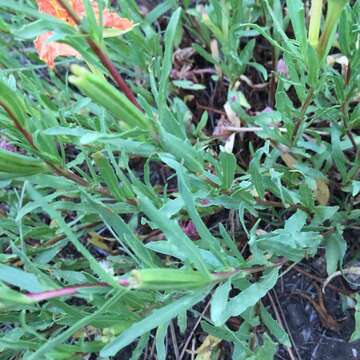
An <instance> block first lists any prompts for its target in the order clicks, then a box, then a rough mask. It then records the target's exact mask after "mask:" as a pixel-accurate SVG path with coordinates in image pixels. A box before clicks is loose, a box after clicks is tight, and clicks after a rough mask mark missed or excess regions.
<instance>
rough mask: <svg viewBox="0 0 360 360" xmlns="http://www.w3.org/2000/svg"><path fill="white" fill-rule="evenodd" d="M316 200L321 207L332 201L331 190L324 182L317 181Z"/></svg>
mask: <svg viewBox="0 0 360 360" xmlns="http://www.w3.org/2000/svg"><path fill="white" fill-rule="evenodd" d="M315 197H316V200H317V201H318V202H319V204H320V205H327V204H328V203H329V200H330V190H329V187H328V185H327V184H326V182H325V181H324V180H316V192H315Z"/></svg>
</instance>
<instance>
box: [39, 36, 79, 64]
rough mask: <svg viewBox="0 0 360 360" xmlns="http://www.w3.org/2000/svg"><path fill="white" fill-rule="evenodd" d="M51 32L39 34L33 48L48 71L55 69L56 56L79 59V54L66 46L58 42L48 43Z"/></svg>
mask: <svg viewBox="0 0 360 360" xmlns="http://www.w3.org/2000/svg"><path fill="white" fill-rule="evenodd" d="M51 35H52V32H47V33H44V34H41V35H40V36H38V37H37V38H36V40H35V41H34V45H35V48H36V50H37V52H38V53H39V57H40V59H41V60H42V61H44V62H45V63H46V64H47V65H48V66H49V68H50V69H53V68H54V67H55V59H56V58H57V57H58V56H76V57H80V54H79V53H78V52H77V51H76V50H74V49H73V48H72V47H71V46H69V45H67V44H61V43H58V42H48V39H49V37H50V36H51Z"/></svg>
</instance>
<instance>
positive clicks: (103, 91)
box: [69, 65, 152, 130]
mask: <svg viewBox="0 0 360 360" xmlns="http://www.w3.org/2000/svg"><path fill="white" fill-rule="evenodd" d="M71 70H72V73H73V74H74V75H71V76H69V82H71V83H72V84H74V85H76V86H77V87H78V88H79V89H80V90H81V91H82V92H83V93H84V94H85V95H86V96H88V97H90V98H91V99H92V100H94V101H95V102H96V103H97V104H100V105H101V106H103V107H104V108H105V109H107V110H108V111H110V112H111V113H112V114H113V116H114V117H115V118H116V119H119V120H121V121H123V122H124V123H125V124H126V125H127V126H128V128H130V129H131V128H134V127H136V126H137V127H139V128H140V129H148V130H149V129H151V127H152V126H151V122H150V120H149V119H147V117H146V116H145V115H144V114H143V113H142V112H141V111H140V110H139V109H138V108H137V107H136V106H135V105H134V104H133V103H132V102H131V101H130V100H129V99H128V98H127V97H126V96H125V95H124V94H122V93H121V92H120V91H118V90H117V89H116V88H115V87H114V86H112V85H111V84H109V83H108V82H107V81H106V79H104V78H103V77H102V76H100V75H98V74H95V73H92V72H90V71H89V70H87V69H85V68H83V67H81V66H78V65H74V66H72V67H71Z"/></svg>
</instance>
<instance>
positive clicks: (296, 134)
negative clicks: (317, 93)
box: [292, 88, 314, 144]
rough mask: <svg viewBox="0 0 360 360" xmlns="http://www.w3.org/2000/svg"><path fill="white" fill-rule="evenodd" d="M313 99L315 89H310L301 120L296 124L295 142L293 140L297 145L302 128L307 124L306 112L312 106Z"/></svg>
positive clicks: (302, 108) (303, 106)
mask: <svg viewBox="0 0 360 360" xmlns="http://www.w3.org/2000/svg"><path fill="white" fill-rule="evenodd" d="M313 97H314V89H313V88H310V89H309V92H308V94H307V97H306V99H305V101H304V103H303V105H302V106H301V111H300V118H299V120H298V121H297V122H296V124H295V129H294V132H293V140H292V143H293V144H296V142H297V140H298V138H299V135H300V131H301V128H302V126H303V124H304V122H305V114H306V111H307V109H308V107H309V106H310V104H311V102H312V100H313Z"/></svg>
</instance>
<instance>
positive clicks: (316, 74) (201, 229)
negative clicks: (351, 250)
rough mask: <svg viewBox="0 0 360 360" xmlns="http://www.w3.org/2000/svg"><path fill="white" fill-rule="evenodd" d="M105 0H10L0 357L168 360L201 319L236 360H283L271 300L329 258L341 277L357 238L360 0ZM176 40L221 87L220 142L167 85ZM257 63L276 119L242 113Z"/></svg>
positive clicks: (5, 35)
mask: <svg viewBox="0 0 360 360" xmlns="http://www.w3.org/2000/svg"><path fill="white" fill-rule="evenodd" d="M109 3H110V2H104V1H90V0H84V1H81V0H71V1H66V0H54V1H50V0H38V1H30V0H25V1H13V2H9V1H1V0H0V8H1V9H2V10H3V11H2V15H1V18H0V19H1V21H0V30H1V36H0V47H1V55H0V64H1V69H0V73H1V75H0V107H1V112H0V124H1V141H2V142H0V146H1V149H0V180H1V181H0V186H1V190H0V201H1V208H0V236H1V243H0V248H1V254H0V259H1V264H0V319H1V324H2V325H1V329H2V334H1V337H0V349H1V352H2V356H3V357H4V358H6V359H11V358H19V357H21V358H25V359H42V358H46V359H68V358H82V357H83V355H85V354H96V355H95V356H96V358H109V357H113V356H116V354H118V353H119V352H120V353H119V354H122V353H121V351H122V350H123V349H124V348H125V347H126V346H128V345H131V344H132V347H130V348H131V351H132V355H131V358H132V359H136V358H140V357H141V355H142V354H143V352H144V351H145V350H144V349H146V347H147V344H148V343H149V342H151V343H152V344H154V348H155V350H154V352H156V356H157V358H158V359H166V358H168V353H167V346H166V338H167V332H168V328H171V329H172V330H173V329H174V322H175V321H176V323H177V326H178V331H179V333H180V334H184V332H185V330H186V327H187V323H188V318H189V317H190V316H192V317H194V316H195V317H199V319H201V321H200V320H199V322H198V324H197V326H201V328H202V329H203V331H204V332H205V333H206V334H208V335H209V336H213V337H216V338H218V339H221V340H225V341H227V342H228V343H230V344H231V353H232V355H231V356H232V358H233V359H259V360H260V359H272V358H273V357H274V356H275V353H276V350H277V347H278V345H279V344H280V345H282V346H284V347H285V348H290V347H291V345H292V343H291V338H290V337H289V335H288V334H287V333H286V331H285V330H284V329H283V327H282V326H281V324H279V323H278V322H276V321H275V320H274V319H273V317H272V315H271V314H270V313H269V311H268V310H267V308H266V306H264V303H263V302H262V299H263V298H264V297H266V295H267V294H268V293H269V291H270V290H271V289H273V288H274V286H275V285H276V283H277V282H278V280H279V279H280V278H281V277H282V276H283V275H284V274H285V273H286V272H287V271H289V270H290V269H291V268H292V266H293V264H296V263H298V262H300V261H302V260H303V259H308V258H310V257H313V256H315V255H316V254H317V253H318V252H319V251H323V249H324V250H325V253H324V254H325V255H324V256H325V259H326V269H327V273H328V275H329V276H330V275H331V274H333V273H335V272H336V271H337V270H338V269H340V270H342V269H343V266H344V256H345V253H346V242H345V240H344V237H343V233H344V231H345V230H346V229H351V228H352V227H356V226H359V209H358V208H357V207H358V203H359V198H358V195H359V192H360V181H359V173H360V136H359V135H358V129H359V126H360V118H359V115H360V105H359V93H360V90H359V84H360V71H359V67H360V47H359V31H358V30H359V22H358V21H359V17H360V2H359V1H355V2H349V1H345V0H344V1H337V0H336V1H335V0H329V1H328V4H327V12H325V14H324V4H323V3H322V1H317V0H314V1H312V6H311V11H310V14H306V13H305V9H304V5H303V2H302V1H300V0H288V1H280V0H273V1H270V0H263V1H233V0H221V1H220V0H211V1H209V3H208V4H206V6H205V7H202V6H201V5H198V6H195V5H194V6H193V5H192V4H190V2H189V1H185V2H177V1H175V0H169V1H163V2H161V3H160V4H159V5H158V6H157V7H155V8H154V9H153V10H152V11H151V12H149V13H147V14H143V13H141V11H140V9H139V7H138V5H137V4H136V2H135V1H133V0H124V1H121V2H119V7H118V8H117V11H115V9H111V10H110V8H109V5H110V4H109ZM284 8H286V11H283V9H284ZM119 11H121V14H122V17H120V16H119V15H118V12H119ZM308 15H309V28H308V27H307V24H308V21H307V20H308ZM160 19H161V22H160ZM164 19H165V20H166V22H164ZM185 34H187V35H189V34H190V35H191V36H194V37H195V39H194V43H193V44H192V46H193V48H194V49H195V50H196V51H197V52H198V53H199V54H200V55H201V56H202V57H203V58H204V60H206V61H208V63H209V64H208V65H209V66H213V67H214V69H215V67H216V69H215V70H214V73H217V74H218V75H219V73H220V72H222V74H221V75H223V77H224V79H225V80H226V81H225V84H226V91H227V93H226V94H225V98H227V102H226V104H223V105H224V107H225V112H222V111H221V112H222V113H223V116H225V115H226V116H227V118H228V119H227V120H228V123H227V125H224V124H222V125H219V126H220V127H221V135H222V137H223V138H224V142H225V143H224V142H223V143H221V140H220V141H219V139H218V138H217V137H215V136H213V135H210V132H209V129H210V124H208V123H207V120H208V118H209V114H208V113H206V112H205V113H203V114H202V116H201V118H200V119H197V118H196V116H197V113H196V111H195V109H193V108H192V105H191V100H189V99H187V97H186V96H182V93H181V92H179V91H178V89H176V88H174V87H173V86H172V82H171V74H172V70H173V69H172V68H173V53H174V51H175V48H176V47H181V44H182V41H185ZM34 40H35V45H33V42H32V41H34ZM245 40H247V43H246V44H244V42H245ZM214 41H216V46H217V49H218V50H219V52H218V54H216V53H214V51H213V53H208V51H209V49H213V50H214V45H212V44H214ZM260 41H262V42H263V43H267V44H268V45H269V48H270V53H271V54H272V56H273V57H274V59H275V60H276V62H278V61H280V60H281V61H282V62H283V66H285V70H283V71H279V69H278V71H276V69H271V67H270V68H269V67H268V66H267V65H266V64H265V63H264V64H262V63H258V62H256V60H255V57H254V54H253V53H254V51H255V50H256V46H257V45H256V44H257V42H260ZM210 51H211V50H210ZM216 56H218V58H216ZM60 57H62V59H61V60H59V59H60ZM339 65H340V66H339ZM251 68H255V69H256V70H257V72H258V73H260V74H262V76H263V78H264V80H265V81H267V78H268V76H271V80H269V84H268V85H269V86H270V87H273V89H272V90H273V93H274V104H273V105H274V106H273V108H272V109H270V110H269V109H268V111H265V112H260V113H254V112H251V111H249V109H251V106H254V105H255V104H252V100H251V97H250V96H249V95H248V94H246V93H245V91H244V88H242V87H241V86H240V83H239V82H238V80H239V79H240V77H241V76H242V75H243V74H246V71H247V70H249V69H251ZM269 69H270V70H269ZM222 80H223V79H221V77H220V76H217V77H212V79H211V80H210V79H209V81H214V82H217V81H222ZM202 85H206V84H202ZM191 89H192V92H191V97H195V98H196V96H197V94H199V92H198V91H199V89H202V88H201V87H199V88H198V89H196V88H195V89H194V88H193V86H191V87H190V91H191ZM195 90H196V91H195ZM245 96H246V98H245ZM210 110H211V109H210ZM219 123H220V121H219ZM239 126H240V127H239ZM236 132H241V133H243V134H244V136H246V134H247V133H248V132H251V133H254V134H255V135H254V136H253V137H251V139H252V140H251V141H248V142H246V141H244V139H243V138H242V140H241V139H240V136H239V137H238V138H235V133H236ZM243 134H241V136H243ZM229 139H230V140H229ZM236 139H237V140H236ZM219 144H220V145H219ZM240 147H243V149H240V150H241V151H240V150H239V148H240ZM246 147H247V148H246ZM242 151H243V152H246V154H247V155H246V158H245V159H244V158H242V155H241V153H242ZM229 213H230V214H236V217H237V219H238V226H237V227H235V228H233V229H231V227H230V226H228V223H227V222H226V221H222V220H221V219H223V218H224V215H225V216H228V215H229ZM214 219H216V220H214ZM219 219H220V220H219ZM244 240H245V241H244ZM207 309H209V311H207ZM234 318H238V319H239V323H240V325H239V326H238V328H237V329H236V330H234V329H233V328H232V327H231V324H230V322H229V320H230V321H231V319H234ZM357 318H358V317H357ZM357 320H359V319H357ZM259 324H263V328H262V331H261V332H259V331H255V329H257V328H258V327H259ZM358 334H359V324H357V330H356V331H355V333H354V335H353V340H354V339H356V338H357V337H358ZM219 341H220V340H219ZM186 350H187V348H186V347H184V348H183V349H181V352H180V353H179V354H177V358H178V359H182V358H184V356H185V352H186ZM120 356H124V358H125V357H126V356H127V355H120ZM207 356H208V357H207V358H210V356H216V346H214V347H213V348H211V349H210V350H209V351H208V352H207ZM199 359H200V357H199Z"/></svg>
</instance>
